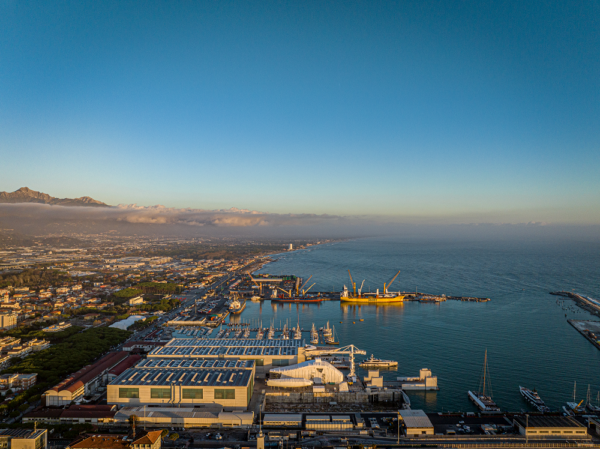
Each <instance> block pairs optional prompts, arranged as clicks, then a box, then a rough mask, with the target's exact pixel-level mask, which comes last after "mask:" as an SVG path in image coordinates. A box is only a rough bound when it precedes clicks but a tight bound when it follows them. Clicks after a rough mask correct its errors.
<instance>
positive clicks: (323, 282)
mask: <svg viewBox="0 0 600 449" xmlns="http://www.w3.org/2000/svg"><path fill="white" fill-rule="evenodd" d="M275 257H278V258H279V259H278V260H277V261H276V262H274V263H271V264H268V265H266V266H265V267H263V269H262V270H260V271H259V272H260V273H270V274H295V275H298V276H301V277H303V278H305V279H306V278H308V276H310V275H313V278H312V280H311V283H312V282H313V281H314V282H316V283H317V285H315V287H313V289H315V290H327V291H331V290H332V289H335V290H340V289H341V288H342V286H343V285H344V284H346V285H349V280H348V273H347V270H348V269H350V271H351V272H352V276H353V277H354V279H355V281H356V282H357V284H358V285H360V282H362V280H363V279H366V281H365V289H366V290H367V291H368V290H369V288H370V289H371V290H372V291H374V290H375V289H376V288H379V289H382V288H383V283H384V282H388V281H389V280H390V279H391V278H392V277H393V275H394V274H395V273H396V271H397V270H402V272H401V273H400V276H398V278H397V279H396V281H395V283H394V285H393V288H392V290H403V291H414V290H415V289H416V288H417V289H418V290H419V291H423V292H428V293H436V294H442V293H445V294H446V295H461V296H484V297H489V298H491V301H490V302H487V303H468V302H459V301H446V302H444V303H440V304H426V303H418V302H407V303H405V304H403V305H390V306H355V305H343V304H341V303H340V302H339V301H327V302H323V303H321V304H320V305H291V304H288V305H278V306H276V305H275V303H273V304H271V303H270V302H269V301H264V302H262V303H252V302H250V301H248V303H247V307H246V310H245V311H244V312H243V314H242V315H241V319H242V320H244V321H250V320H262V322H263V325H264V326H268V325H269V322H270V321H271V320H273V321H274V322H275V323H276V324H279V323H280V322H285V321H286V320H288V322H289V323H290V324H292V325H295V323H296V322H297V320H298V319H299V320H300V325H301V327H303V328H304V329H305V330H307V329H310V327H311V324H312V323H315V325H316V326H317V327H321V326H324V325H325V323H326V322H327V321H329V322H330V324H332V325H334V326H335V332H336V336H337V337H338V338H339V341H340V345H347V344H351V343H352V344H354V345H356V346H357V347H359V348H360V349H364V350H366V351H367V353H368V354H369V355H370V354H371V353H374V354H375V356H376V357H379V358H386V359H393V360H397V361H398V362H399V366H398V370H397V371H383V375H384V377H385V378H388V379H395V377H397V376H418V374H419V369H420V368H425V367H426V368H429V369H431V370H432V371H433V374H434V375H436V376H438V385H439V387H440V390H439V391H437V392H426V393H425V392H412V393H409V396H410V398H411V401H412V403H413V408H423V409H425V410H427V411H442V410H453V411H458V410H460V411H474V410H475V408H474V406H473V405H472V404H471V403H470V402H469V400H468V399H467V390H469V389H477V388H478V386H479V379H480V374H481V369H482V365H483V358H484V351H485V350H486V349H487V350H488V359H489V369H490V373H491V379H492V388H493V397H494V399H495V401H496V402H497V403H498V404H499V405H500V407H501V408H502V409H503V410H512V411H519V410H522V409H525V410H527V409H529V408H528V406H527V404H526V403H525V402H524V401H523V400H522V398H521V396H520V394H519V390H518V388H519V385H523V386H526V387H529V388H537V389H538V391H539V393H540V395H541V396H542V399H544V400H545V401H546V403H547V404H548V405H549V406H550V407H551V408H556V409H558V408H559V407H561V406H562V405H564V403H565V402H566V401H569V400H572V397H573V382H574V381H577V399H578V400H581V399H584V398H585V395H586V391H587V387H588V384H591V388H592V396H593V398H594V400H595V398H596V395H597V392H598V390H600V351H598V350H597V349H595V348H594V347H593V346H592V345H591V344H590V343H589V342H588V341H587V340H586V339H585V338H584V337H583V336H582V335H580V334H579V333H578V332H577V331H576V330H575V329H573V328H572V327H571V326H570V325H569V324H568V323H567V318H565V313H567V315H568V318H573V319H582V320H585V319H593V320H597V318H595V317H592V316H591V315H590V314H588V313H587V312H583V311H581V310H580V309H577V310H578V311H579V312H577V313H574V312H565V311H564V310H562V309H561V307H560V306H558V305H557V304H556V297H554V296H551V295H549V294H548V292H549V291H552V290H575V291H577V292H580V293H583V294H588V295H590V296H592V297H595V298H598V297H600V278H599V273H600V245H599V244H597V243H593V244H591V243H579V242H578V243H541V242H534V243H527V242H493V243H482V242H472V243H466V242H464V241H463V242H443V241H438V242H433V241H431V240H429V241H408V240H402V239H399V238H371V239H360V240H353V241H347V242H340V243H334V244H327V245H322V246H318V247H315V248H312V249H308V250H301V251H296V252H293V253H284V254H281V255H278V256H275ZM566 304H572V303H571V302H570V301H566ZM360 318H363V319H364V321H363V322H359V321H358V320H359V319H360ZM340 321H342V323H340ZM352 321H356V324H352ZM358 359H359V360H360V359H362V356H359V357H358ZM359 374H360V375H363V374H364V372H363V371H360V370H359Z"/></svg>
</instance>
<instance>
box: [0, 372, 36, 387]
mask: <svg viewBox="0 0 600 449" xmlns="http://www.w3.org/2000/svg"><path fill="white" fill-rule="evenodd" d="M36 382H37V373H29V374H19V373H10V374H2V375H0V386H1V387H2V388H4V389H8V388H11V389H13V390H27V389H28V388H30V387H33V386H34V385H35V383H36Z"/></svg>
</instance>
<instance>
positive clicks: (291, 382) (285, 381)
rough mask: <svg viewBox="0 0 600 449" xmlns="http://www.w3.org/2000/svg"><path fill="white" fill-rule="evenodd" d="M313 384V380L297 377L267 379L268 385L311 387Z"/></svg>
mask: <svg viewBox="0 0 600 449" xmlns="http://www.w3.org/2000/svg"><path fill="white" fill-rule="evenodd" d="M312 384H313V381H312V380H307V379H297V378H295V377H282V378H280V379H269V380H267V386H269V387H279V388H302V387H310V386H311V385H312Z"/></svg>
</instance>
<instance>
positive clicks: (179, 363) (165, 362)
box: [136, 358, 255, 369]
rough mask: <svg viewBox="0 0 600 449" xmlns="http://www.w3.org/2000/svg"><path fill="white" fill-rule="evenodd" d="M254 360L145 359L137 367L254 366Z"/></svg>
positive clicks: (239, 367) (247, 367)
mask: <svg viewBox="0 0 600 449" xmlns="http://www.w3.org/2000/svg"><path fill="white" fill-rule="evenodd" d="M254 363H255V362H254V360H238V359H160V358H152V359H144V360H142V361H141V362H140V363H138V364H137V366H136V368H146V369H147V368H194V369H197V368H238V369H244V368H246V369H252V368H254Z"/></svg>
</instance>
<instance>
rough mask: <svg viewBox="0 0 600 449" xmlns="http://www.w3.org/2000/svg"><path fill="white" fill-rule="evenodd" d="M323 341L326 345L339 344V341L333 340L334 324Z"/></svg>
mask: <svg viewBox="0 0 600 449" xmlns="http://www.w3.org/2000/svg"><path fill="white" fill-rule="evenodd" d="M327 324H328V325H329V322H327ZM325 343H327V344H328V345H339V344H340V342H339V341H335V326H333V329H332V330H331V335H327V336H325Z"/></svg>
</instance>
